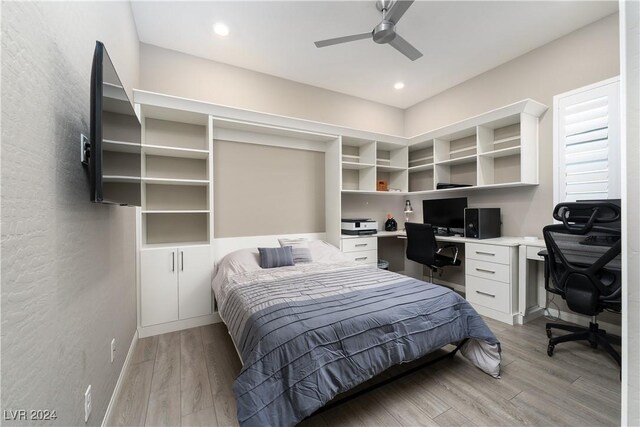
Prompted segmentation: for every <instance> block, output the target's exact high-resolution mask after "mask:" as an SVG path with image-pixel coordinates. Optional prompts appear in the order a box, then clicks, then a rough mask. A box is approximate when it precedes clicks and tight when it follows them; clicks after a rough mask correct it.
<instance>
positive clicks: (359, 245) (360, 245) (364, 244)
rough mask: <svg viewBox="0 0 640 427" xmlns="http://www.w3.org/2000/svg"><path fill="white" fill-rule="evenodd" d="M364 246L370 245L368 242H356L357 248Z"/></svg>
mask: <svg viewBox="0 0 640 427" xmlns="http://www.w3.org/2000/svg"><path fill="white" fill-rule="evenodd" d="M362 246H369V244H368V243H356V248H360V247H362Z"/></svg>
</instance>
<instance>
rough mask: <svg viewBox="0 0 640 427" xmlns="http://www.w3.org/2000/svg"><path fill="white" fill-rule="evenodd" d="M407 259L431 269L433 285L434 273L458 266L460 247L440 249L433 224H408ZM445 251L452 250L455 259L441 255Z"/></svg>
mask: <svg viewBox="0 0 640 427" xmlns="http://www.w3.org/2000/svg"><path fill="white" fill-rule="evenodd" d="M405 229H406V231H407V258H408V259H410V260H411V261H415V262H417V263H420V264H423V265H426V266H427V267H429V281H430V282H432V283H433V273H434V272H436V271H442V268H443V267H448V266H458V265H460V260H459V259H458V247H457V246H455V245H445V246H442V247H440V248H439V247H438V245H437V243H436V236H435V234H434V231H433V227H431V224H419V223H415V222H406V223H405ZM444 249H452V250H453V252H452V255H453V257H449V256H446V255H443V254H441V252H442V251H443V250H444Z"/></svg>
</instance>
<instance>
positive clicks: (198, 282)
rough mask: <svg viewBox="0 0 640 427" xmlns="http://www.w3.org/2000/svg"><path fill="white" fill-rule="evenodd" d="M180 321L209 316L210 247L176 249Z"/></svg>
mask: <svg viewBox="0 0 640 427" xmlns="http://www.w3.org/2000/svg"><path fill="white" fill-rule="evenodd" d="M177 265H178V266H179V269H180V271H179V274H178V288H179V301H180V309H179V313H180V319H188V318H190V317H196V316H204V315H207V314H211V269H212V265H213V264H212V262H211V247H209V246H194V247H184V248H179V249H178V264H177Z"/></svg>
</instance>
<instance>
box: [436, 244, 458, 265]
mask: <svg viewBox="0 0 640 427" xmlns="http://www.w3.org/2000/svg"><path fill="white" fill-rule="evenodd" d="M443 249H453V251H452V252H451V253H452V254H453V262H456V261H457V260H458V252H459V249H458V246H457V245H444V246H440V247H439V248H438V250H437V251H436V253H437V254H439V253H440V251H442V250H443Z"/></svg>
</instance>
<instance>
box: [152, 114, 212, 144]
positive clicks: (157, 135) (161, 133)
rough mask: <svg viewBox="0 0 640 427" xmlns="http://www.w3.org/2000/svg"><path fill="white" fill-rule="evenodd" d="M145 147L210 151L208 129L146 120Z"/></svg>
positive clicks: (193, 125) (200, 126)
mask: <svg viewBox="0 0 640 427" xmlns="http://www.w3.org/2000/svg"><path fill="white" fill-rule="evenodd" d="M144 145H145V146H162V147H169V148H182V149H192V150H208V148H209V144H208V141H207V127H206V126H203V125H196V124H190V123H180V122H174V121H169V120H159V119H149V118H148V119H146V120H145V141H144Z"/></svg>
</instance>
